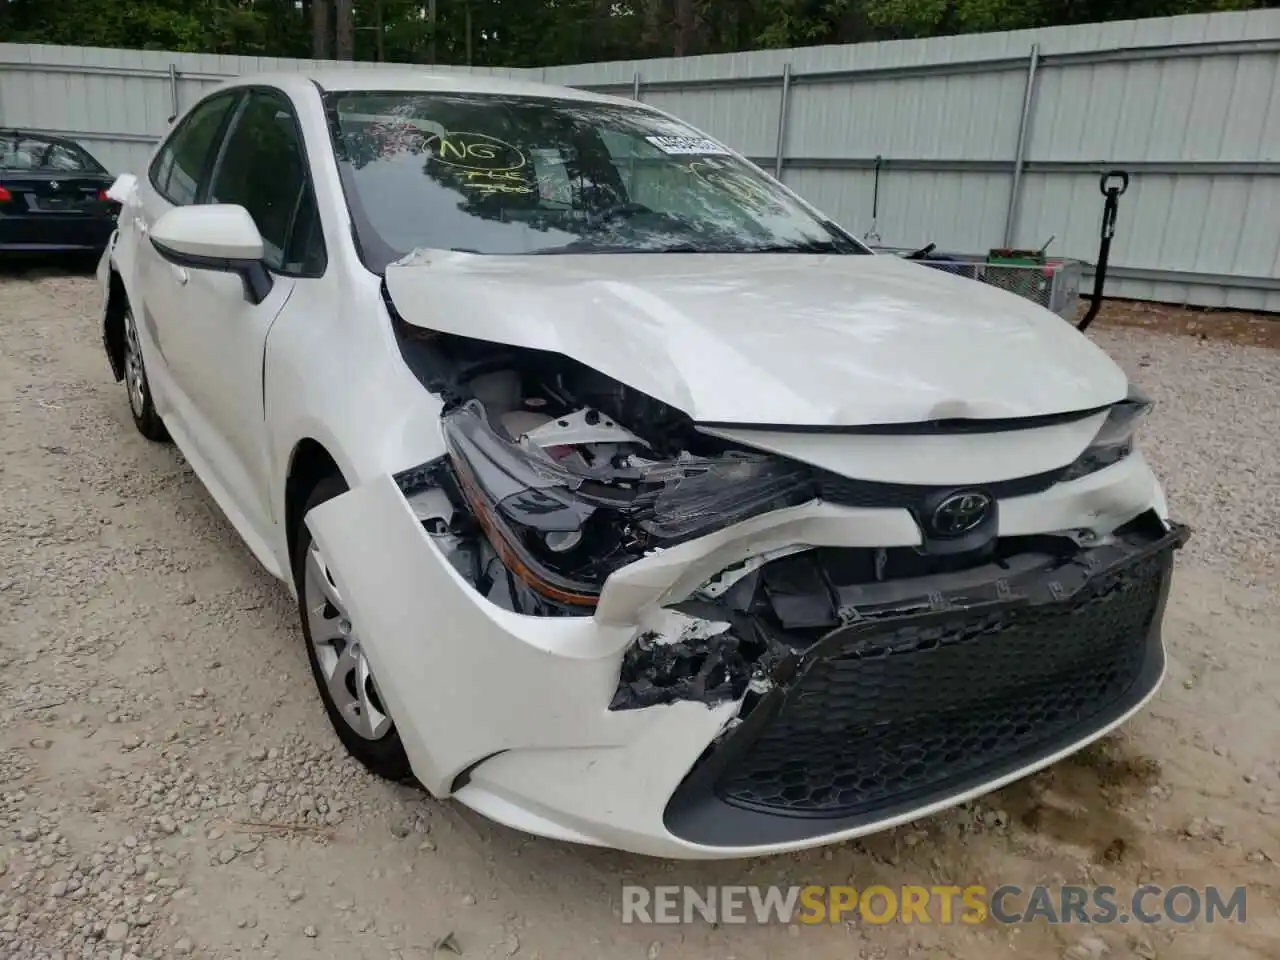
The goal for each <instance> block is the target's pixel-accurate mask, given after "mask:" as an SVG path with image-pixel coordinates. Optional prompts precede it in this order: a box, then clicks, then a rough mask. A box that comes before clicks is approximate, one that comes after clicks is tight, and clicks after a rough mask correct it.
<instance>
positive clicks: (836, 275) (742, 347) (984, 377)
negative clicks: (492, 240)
mask: <svg viewBox="0 0 1280 960" xmlns="http://www.w3.org/2000/svg"><path fill="white" fill-rule="evenodd" d="M386 283H387V290H388V292H389V293H390V296H391V300H392V302H393V303H394V304H395V308H396V310H397V311H398V312H399V313H400V315H401V316H402V317H403V318H404V319H405V320H406V321H407V322H409V323H412V324H414V325H417V326H421V327H426V328H429V329H432V330H439V331H441V332H446V333H454V334H458V335H461V336H467V337H475V338H477V339H482V340H489V341H494V342H498V343H505V344H510V345H515V346H524V347H532V348H536V349H540V350H550V351H554V352H557V353H562V354H565V355H567V356H569V357H572V358H573V359H575V360H578V361H579V362H581V363H584V364H586V365H587V366H589V367H592V368H594V369H596V370H598V371H600V372H601V373H604V374H606V375H608V376H610V377H613V378H614V379H616V380H619V381H621V382H623V383H625V384H627V385H628V386H630V387H633V388H635V389H636V390H640V391H642V392H644V393H646V394H648V395H649V396H651V397H654V398H656V399H658V400H661V401H663V402H665V403H667V404H670V405H671V406H673V407H676V408H678V409H680V410H682V411H684V412H685V413H686V414H688V415H689V416H690V417H692V418H693V419H694V420H697V421H702V422H719V423H741V424H776V425H795V426H857V425H866V424H889V423H911V422H919V421H925V420H935V419H951V418H975V419H988V418H1007V417H1028V416H1037V415H1042V414H1054V413H1066V412H1071V411H1077V410H1084V409H1089V408H1094V407H1099V406H1102V405H1104V404H1108V403H1113V402H1115V401H1117V400H1119V399H1121V398H1122V397H1124V395H1125V392H1126V389H1127V381H1126V378H1125V375H1124V373H1123V371H1121V370H1120V368H1119V367H1118V366H1117V365H1116V364H1115V363H1114V362H1113V361H1112V360H1111V359H1110V358H1109V357H1108V356H1107V355H1106V354H1105V353H1104V352H1103V351H1102V350H1101V349H1099V348H1098V347H1097V346H1095V345H1094V344H1093V343H1092V342H1091V341H1089V340H1088V339H1087V338H1086V337H1084V336H1083V335H1082V334H1080V333H1079V332H1077V331H1076V330H1075V329H1074V328H1073V327H1072V326H1071V325H1070V324H1068V323H1067V322H1065V321H1064V320H1062V319H1061V318H1060V317H1058V316H1056V315H1055V314H1053V313H1050V312H1049V311H1048V310H1045V309H1043V308H1041V307H1039V306H1037V305H1035V304H1033V303H1031V302H1029V301H1027V300H1024V299H1023V298H1021V297H1018V296H1016V295H1014V294H1010V293H1005V292H1004V291H1001V290H997V289H995V288H993V287H990V286H987V285H986V284H982V283H978V282H975V281H973V280H968V279H965V278H962V277H956V276H953V275H951V274H947V273H943V272H941V271H938V270H934V269H931V268H929V267H924V266H921V265H919V264H914V263H909V262H906V261H903V260H900V259H899V258H897V257H893V256H885V255H880V256H815V255H807V254H792V255H774V254H584V255H548V256H523V257H497V256H481V255H476V254H466V253H451V252H437V251H426V252H422V253H418V254H415V255H413V256H411V257H409V258H406V260H404V261H401V262H400V263H397V264H393V265H392V266H390V267H388V268H387V271H386Z"/></svg>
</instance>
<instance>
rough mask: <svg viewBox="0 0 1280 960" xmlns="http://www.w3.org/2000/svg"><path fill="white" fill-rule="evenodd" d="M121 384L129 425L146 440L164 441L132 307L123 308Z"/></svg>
mask: <svg viewBox="0 0 1280 960" xmlns="http://www.w3.org/2000/svg"><path fill="white" fill-rule="evenodd" d="M124 385H125V387H126V388H127V389H128V391H129V412H130V413H131V414H133V425H134V426H135V427H137V428H138V432H139V433H140V434H142V435H143V436H144V437H146V438H147V439H148V440H153V441H155V442H156V443H164V442H165V441H166V440H168V439H169V431H168V430H166V429H165V428H164V421H163V420H161V419H160V414H158V413H156V407H155V404H154V403H152V402H151V384H150V383H149V382H148V381H147V368H146V367H145V366H143V363H142V348H141V347H140V346H138V327H137V325H136V324H135V323H134V322H133V309H132V308H131V307H127V308H126V309H125V311H124Z"/></svg>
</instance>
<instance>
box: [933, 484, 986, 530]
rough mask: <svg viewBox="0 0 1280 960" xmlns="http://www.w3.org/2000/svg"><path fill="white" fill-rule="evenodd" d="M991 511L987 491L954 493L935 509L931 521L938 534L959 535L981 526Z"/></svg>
mask: <svg viewBox="0 0 1280 960" xmlns="http://www.w3.org/2000/svg"><path fill="white" fill-rule="evenodd" d="M990 512H991V498H990V497H989V496H987V495H986V494H985V493H975V492H972V491H971V492H969V493H953V494H952V495H951V496H949V497H947V498H946V499H945V500H943V501H942V502H941V503H940V504H938V506H937V507H936V508H935V509H934V511H933V516H932V517H931V518H930V523H931V525H932V526H933V532H934V533H935V534H936V535H937V536H939V537H958V536H961V535H962V534H966V533H968V532H969V531H970V530H973V529H975V528H977V527H978V526H980V525H981V524H982V521H983V520H985V519H987V514H989V513H990Z"/></svg>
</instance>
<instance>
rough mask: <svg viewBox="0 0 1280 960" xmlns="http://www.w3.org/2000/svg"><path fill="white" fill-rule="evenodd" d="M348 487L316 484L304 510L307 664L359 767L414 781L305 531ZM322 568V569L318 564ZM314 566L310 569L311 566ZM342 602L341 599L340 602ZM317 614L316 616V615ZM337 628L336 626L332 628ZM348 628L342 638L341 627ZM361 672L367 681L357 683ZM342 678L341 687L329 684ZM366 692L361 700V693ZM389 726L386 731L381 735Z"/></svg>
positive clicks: (296, 554)
mask: <svg viewBox="0 0 1280 960" xmlns="http://www.w3.org/2000/svg"><path fill="white" fill-rule="evenodd" d="M346 491H347V485H346V483H345V482H344V481H343V479H342V477H340V476H336V475H331V476H328V477H325V478H324V479H323V480H321V481H320V482H319V483H317V484H316V486H315V487H314V489H312V491H311V495H310V496H309V497H308V498H307V503H306V506H305V507H304V508H303V513H302V523H300V524H299V525H298V534H297V538H296V542H295V544H294V550H293V577H294V583H295V585H296V586H297V592H298V619H299V621H300V622H301V624H302V636H303V639H304V640H305V641H306V645H307V660H308V662H309V663H310V664H311V676H312V678H313V679H314V680H315V682H316V689H317V690H319V691H320V699H321V701H322V702H323V703H324V710H325V713H326V714H328V715H329V722H330V723H331V724H332V725H333V729H334V732H335V733H337V735H338V739H339V740H341V741H342V745H343V746H344V747H346V748H347V752H348V753H350V754H351V755H352V756H353V757H355V758H356V759H357V760H359V761H360V763H362V764H363V765H364V766H365V767H366V768H367V769H368V770H369V771H370V772H371V773H374V774H376V775H377V776H379V777H383V778H384V779H387V780H393V781H396V782H397V783H405V782H412V781H413V771H412V770H411V769H410V767H409V758H408V756H406V754H405V752H404V745H403V744H402V743H401V742H400V734H399V732H398V731H397V730H396V727H395V724H394V723H393V722H392V721H391V718H390V717H389V716H388V715H387V714H386V712H385V710H386V708H385V707H384V706H383V704H382V702H381V697H380V695H379V694H378V691H377V686H376V683H374V681H373V677H372V675H371V674H368V665H367V662H366V661H364V658H363V655H362V654H360V653H359V652H358V651H359V640H358V637H359V633H358V631H357V630H356V629H355V628H354V627H353V626H352V625H351V624H350V621H349V620H347V618H346V616H345V610H344V609H343V608H342V607H341V606H336V605H335V604H334V603H333V601H332V600H331V599H330V597H333V598H337V588H336V587H335V586H334V585H333V580H332V578H331V577H329V576H328V568H327V565H325V564H324V561H323V557H322V556H321V555H320V553H319V551H318V550H315V551H313V541H312V539H311V531H310V530H309V529H307V523H306V516H307V514H308V513H310V512H311V510H312V509H313V508H314V507H317V506H319V505H320V504H322V503H324V502H325V501H326V500H332V499H333V498H334V497H336V496H338V495H340V494H343V493H346ZM317 562H318V566H316V565H315V564H316V563H317ZM309 564H311V565H309ZM321 578H324V580H325V581H326V582H327V589H328V591H331V593H329V594H328V596H326V588H325V587H324V586H318V584H319V582H320V580H321ZM338 599H340V598H338ZM320 608H323V610H321V609H320ZM313 610H315V611H316V612H315V613H313ZM329 624H333V626H328V625H329ZM343 624H345V625H346V631H345V632H344V631H343V630H342V629H341V627H342V625H343ZM321 630H324V631H325V632H326V633H330V638H331V642H326V638H325V637H322V636H319V632H320V631H321ZM361 664H363V672H364V674H365V675H367V677H368V679H367V681H366V682H365V683H364V684H360V683H358V681H357V677H358V676H359V675H360V673H361ZM334 676H340V677H341V682H338V681H337V680H334V681H331V679H330V678H331V677H334ZM358 686H361V687H363V690H364V698H363V699H362V698H361V697H360V696H359V694H358V692H357V689H356V688H357V687H358ZM331 687H340V688H342V695H343V697H344V700H343V703H341V704H340V703H338V702H337V701H336V700H335V699H334V691H333V689H332V688H331ZM383 721H385V724H386V726H385V729H383Z"/></svg>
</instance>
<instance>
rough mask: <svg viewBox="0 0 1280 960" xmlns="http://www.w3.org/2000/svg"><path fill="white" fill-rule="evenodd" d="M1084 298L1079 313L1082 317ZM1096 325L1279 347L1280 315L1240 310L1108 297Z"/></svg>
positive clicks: (1278, 348)
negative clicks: (1202, 307)
mask: <svg viewBox="0 0 1280 960" xmlns="http://www.w3.org/2000/svg"><path fill="white" fill-rule="evenodd" d="M1084 311H1085V306H1084V303H1083V301H1082V302H1081V306H1080V309H1079V314H1078V315H1079V316H1081V317H1083V316H1084ZM1094 325H1095V326H1097V327H1100V328H1101V327H1137V328H1139V329H1141V330H1149V331H1151V332H1153V333H1167V334H1174V335H1178V336H1186V337H1195V338H1196V339H1198V340H1225V341H1226V342H1228V343H1237V344H1241V345H1243V346H1253V347H1269V348H1271V349H1272V350H1280V314H1261V313H1243V312H1241V311H1238V310H1208V309H1206V310H1201V309H1196V308H1191V307H1173V306H1169V305H1168V304H1164V303H1147V302H1145V301H1142V300H1107V301H1105V302H1104V303H1103V304H1102V309H1100V310H1099V311H1098V317H1097V319H1096V320H1095V321H1094Z"/></svg>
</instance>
